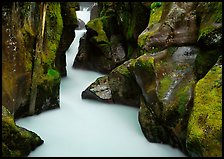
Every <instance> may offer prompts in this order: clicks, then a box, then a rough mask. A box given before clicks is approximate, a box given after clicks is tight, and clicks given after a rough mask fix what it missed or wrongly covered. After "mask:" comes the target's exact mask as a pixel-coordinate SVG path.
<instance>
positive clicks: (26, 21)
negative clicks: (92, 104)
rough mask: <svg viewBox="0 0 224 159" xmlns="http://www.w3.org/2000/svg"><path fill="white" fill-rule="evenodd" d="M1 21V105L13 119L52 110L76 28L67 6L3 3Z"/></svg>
mask: <svg viewBox="0 0 224 159" xmlns="http://www.w3.org/2000/svg"><path fill="white" fill-rule="evenodd" d="M74 4H77V3H75V2H74ZM61 6H62V7H61ZM66 7H67V8H66ZM61 8H62V9H61ZM69 8H70V10H67V9H69ZM65 11H66V13H64V12H65ZM67 12H68V13H69V14H68V13H67ZM62 15H63V16H62ZM65 15H66V16H65ZM2 21H3V23H2V72H3V74H2V79H3V81H2V84H3V85H2V101H3V102H2V104H3V105H6V106H7V108H8V109H9V111H10V112H11V113H12V114H13V115H14V116H15V117H16V118H17V117H22V116H26V115H33V114H38V113H40V112H42V111H45V110H49V109H54V108H58V107H59V88H60V78H61V76H60V72H61V70H63V69H61V68H59V65H63V67H64V68H65V62H64V63H63V64H61V63H62V62H61V61H63V60H65V58H63V56H61V55H62V54H63V55H65V51H66V50H67V49H68V47H69V46H70V43H71V41H72V40H73V38H74V36H75V35H74V34H71V35H72V36H70V35H69V37H70V38H69V37H68V33H67V32H73V33H74V31H73V29H74V27H76V26H77V18H76V14H75V8H74V5H73V3H72V2H71V3H69V2H68V3H67V2H66V3H62V4H60V3H58V2H55V3H46V2H41V3H38V2H4V3H3V7H2ZM63 23H64V25H63ZM63 28H64V29H63ZM63 30H64V31H63ZM61 39H62V40H61ZM56 57H57V58H56ZM64 57H65V56H64ZM57 66H58V67H57ZM64 73H65V72H64ZM61 74H62V76H63V72H62V73H61Z"/></svg>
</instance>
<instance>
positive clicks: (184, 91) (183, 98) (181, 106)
mask: <svg viewBox="0 0 224 159" xmlns="http://www.w3.org/2000/svg"><path fill="white" fill-rule="evenodd" d="M190 88H191V84H190V83H189V84H188V86H186V87H183V88H181V89H180V90H179V91H178V92H177V95H176V96H177V100H178V109H177V111H178V112H179V114H180V115H181V117H183V116H184V115H185V113H186V105H187V103H188V100H189V99H188V98H189V91H190Z"/></svg>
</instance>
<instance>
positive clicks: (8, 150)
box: [2, 106, 44, 157]
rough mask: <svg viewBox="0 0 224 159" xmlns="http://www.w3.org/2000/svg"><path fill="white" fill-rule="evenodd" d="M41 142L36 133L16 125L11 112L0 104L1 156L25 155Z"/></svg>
mask: <svg viewBox="0 0 224 159" xmlns="http://www.w3.org/2000/svg"><path fill="white" fill-rule="evenodd" d="M43 142H44V141H43V140H42V139H41V138H40V137H39V136H38V135H37V134H36V133H34V132H32V131H30V130H27V129H25V128H22V127H19V126H17V125H16V124H15V121H14V117H13V116H12V115H11V113H10V112H9V111H8V110H7V108H5V107H4V106H2V157H26V156H28V155H29V153H30V152H31V151H33V150H34V149H35V148H36V147H38V146H40V145H41V144H43Z"/></svg>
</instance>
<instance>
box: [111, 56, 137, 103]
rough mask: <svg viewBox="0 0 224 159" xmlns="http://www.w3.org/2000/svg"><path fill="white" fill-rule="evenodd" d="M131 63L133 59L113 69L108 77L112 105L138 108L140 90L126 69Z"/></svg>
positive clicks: (133, 61)
mask: <svg viewBox="0 0 224 159" xmlns="http://www.w3.org/2000/svg"><path fill="white" fill-rule="evenodd" d="M133 63H135V59H130V60H128V61H126V62H125V63H123V64H121V65H119V66H117V67H116V68H115V69H113V70H112V71H111V72H110V73H109V75H108V79H109V80H108V82H109V85H110V88H111V93H112V98H113V101H114V103H120V104H125V105H131V106H135V107H139V94H140V88H139V86H138V84H137V83H136V81H135V78H134V76H133V74H132V72H131V71H130V70H129V68H128V67H130V65H131V64H133Z"/></svg>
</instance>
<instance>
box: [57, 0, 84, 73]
mask: <svg viewBox="0 0 224 159" xmlns="http://www.w3.org/2000/svg"><path fill="white" fill-rule="evenodd" d="M60 5H61V16H62V19H63V30H62V35H61V39H60V43H59V48H58V50H57V54H56V57H55V66H56V68H57V70H58V71H59V72H60V75H61V77H64V76H67V71H66V54H65V53H66V51H67V49H68V48H69V47H70V45H71V43H72V41H73V40H74V38H75V31H74V30H75V29H76V28H77V27H78V26H81V25H79V22H80V21H79V20H78V19H77V16H76V10H77V9H78V7H77V6H78V3H77V2H60ZM82 25H83V24H82ZM84 25H85V24H84ZM82 27H83V26H82Z"/></svg>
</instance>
